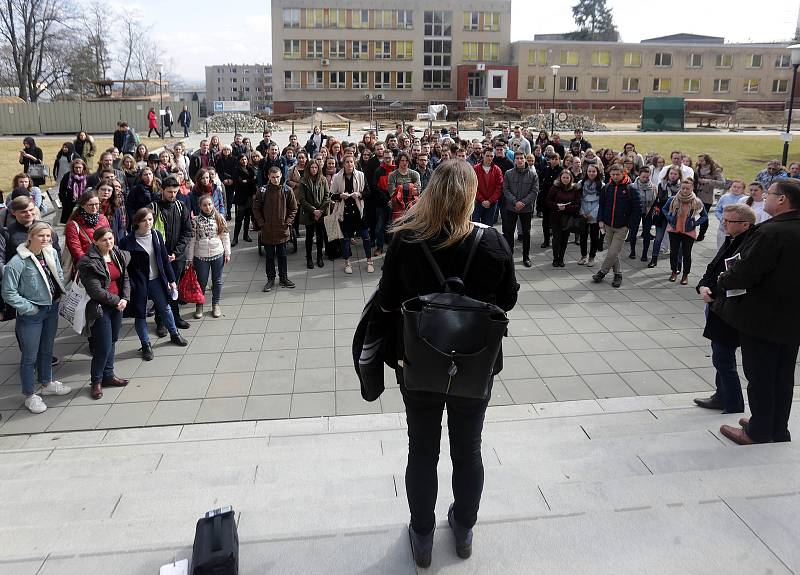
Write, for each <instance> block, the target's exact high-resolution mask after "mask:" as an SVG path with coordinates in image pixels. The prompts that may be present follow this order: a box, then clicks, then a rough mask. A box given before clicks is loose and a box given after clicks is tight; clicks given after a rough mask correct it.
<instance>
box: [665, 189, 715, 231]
mask: <svg viewBox="0 0 800 575" xmlns="http://www.w3.org/2000/svg"><path fill="white" fill-rule="evenodd" d="M677 197H678V196H672V197H671V198H670V199H668V200H667V203H666V204H664V217H665V218H667V223H668V224H669V225H671V226H672V227H673V228H674V227H675V225H676V224H677V214H673V213H672V212H670V210H669V207H670V206H671V205H672V201H673V200H674V199H675V198H677ZM707 221H708V212H707V211H706V207H705V206H703V208H702V210H700V215H699V216H698V218H697V219H695V218H693V217H692V214H691V213H690V214H689V215H688V216H687V218H686V231H687V232H691V231H693V230H694V229H695V228H696V227H697V226H700V225H703V224H704V223H706V222H707Z"/></svg>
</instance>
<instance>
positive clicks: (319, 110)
mask: <svg viewBox="0 0 800 575" xmlns="http://www.w3.org/2000/svg"><path fill="white" fill-rule="evenodd" d="M317 112H319V131H320V133H322V108H319V107H318V108H317ZM311 131H312V132H313V131H314V130H311Z"/></svg>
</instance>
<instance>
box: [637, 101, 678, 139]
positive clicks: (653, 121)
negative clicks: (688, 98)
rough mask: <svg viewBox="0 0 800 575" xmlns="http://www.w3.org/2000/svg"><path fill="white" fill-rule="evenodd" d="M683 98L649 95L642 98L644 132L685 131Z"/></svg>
mask: <svg viewBox="0 0 800 575" xmlns="http://www.w3.org/2000/svg"><path fill="white" fill-rule="evenodd" d="M684 110H685V103H684V100H683V98H659V97H647V98H643V99H642V131H643V132H681V131H683V127H684V126H683V118H684Z"/></svg>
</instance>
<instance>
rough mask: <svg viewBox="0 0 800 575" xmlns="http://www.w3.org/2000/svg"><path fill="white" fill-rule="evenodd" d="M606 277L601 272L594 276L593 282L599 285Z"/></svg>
mask: <svg viewBox="0 0 800 575" xmlns="http://www.w3.org/2000/svg"><path fill="white" fill-rule="evenodd" d="M604 277H606V274H605V273H603V272H602V271H599V272H597V273H596V274H594V275H593V276H592V281H593V282H594V283H596V284H599V283H600V282H601V281H603V278H604Z"/></svg>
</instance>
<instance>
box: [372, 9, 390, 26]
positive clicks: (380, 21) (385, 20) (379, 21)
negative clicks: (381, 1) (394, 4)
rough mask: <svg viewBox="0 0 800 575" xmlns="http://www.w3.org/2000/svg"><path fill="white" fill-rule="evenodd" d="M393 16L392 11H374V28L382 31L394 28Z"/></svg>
mask: <svg viewBox="0 0 800 575" xmlns="http://www.w3.org/2000/svg"><path fill="white" fill-rule="evenodd" d="M393 16H394V10H375V27H376V28H383V29H384V30H389V29H391V28H394V24H393V22H392V20H393Z"/></svg>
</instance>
